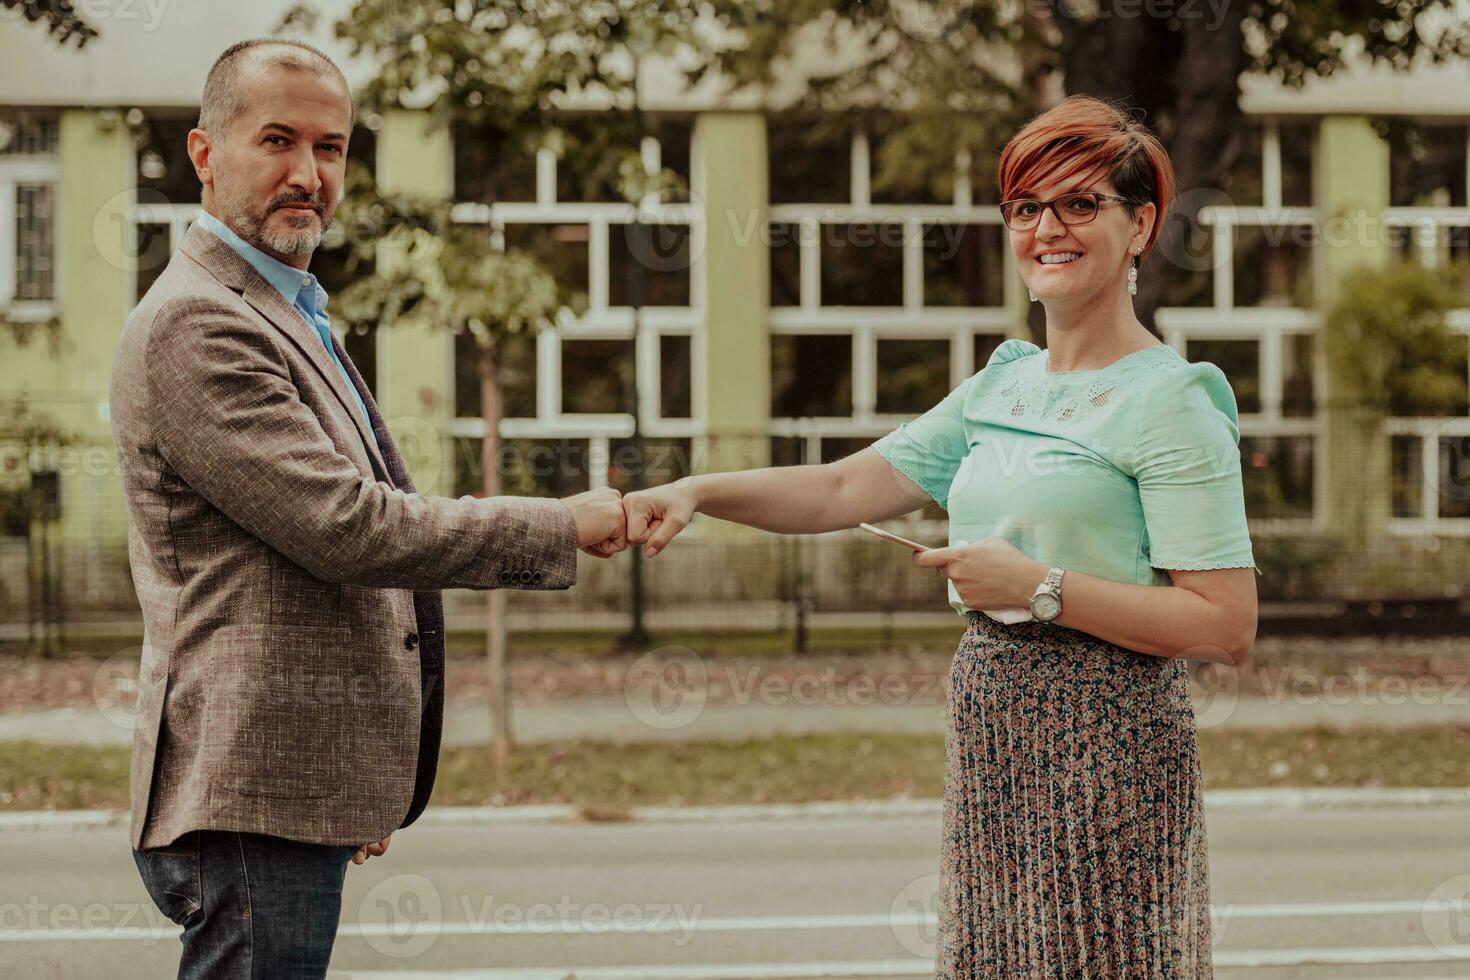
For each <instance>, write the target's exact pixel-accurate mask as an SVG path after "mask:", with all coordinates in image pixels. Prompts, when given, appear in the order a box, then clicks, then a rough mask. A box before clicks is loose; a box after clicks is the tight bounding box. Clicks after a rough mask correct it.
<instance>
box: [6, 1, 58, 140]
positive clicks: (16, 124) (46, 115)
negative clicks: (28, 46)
mask: <svg viewBox="0 0 1470 980" xmlns="http://www.w3.org/2000/svg"><path fill="white" fill-rule="evenodd" d="M6 6H7V7H8V6H9V4H7V5H6ZM60 141H61V120H60V117H59V116H58V115H57V114H56V113H54V112H46V111H41V112H15V111H9V110H7V111H5V112H3V113H0V156H42V155H49V154H53V153H55V152H56V149H57V147H58V146H59V145H60Z"/></svg>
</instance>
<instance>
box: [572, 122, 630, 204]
mask: <svg viewBox="0 0 1470 980" xmlns="http://www.w3.org/2000/svg"><path fill="white" fill-rule="evenodd" d="M560 125H561V128H562V130H563V132H564V133H565V135H566V146H565V154H564V155H563V156H562V158H561V159H559V160H557V162H556V199H557V200H558V201H618V202H625V201H627V200H628V197H627V195H626V194H625V193H624V190H623V187H622V186H621V184H622V179H621V177H620V175H619V169H620V168H621V167H622V166H623V164H624V162H625V161H628V160H630V159H639V145H640V144H641V143H642V137H641V134H640V133H639V132H638V129H637V127H636V125H635V124H634V122H633V121H632V120H631V119H623V118H620V117H618V116H614V115H612V114H607V113H602V114H599V115H598V117H597V118H596V119H592V118H564V119H563V120H562V121H561V123H560Z"/></svg>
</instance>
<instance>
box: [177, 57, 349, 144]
mask: <svg viewBox="0 0 1470 980" xmlns="http://www.w3.org/2000/svg"><path fill="white" fill-rule="evenodd" d="M269 48H277V49H279V50H276V51H270V50H261V51H256V49H269ZM251 51H256V57H258V58H259V59H260V62H261V64H263V65H265V66H266V67H271V68H285V69H287V70H289V71H304V72H309V73H310V74H312V75H315V76H316V77H318V78H321V77H323V76H326V75H328V74H332V75H336V76H337V77H338V78H340V79H341V80H342V85H343V87H345V88H347V90H348V97H347V104H348V106H349V109H348V128H349V129H350V128H351V119H352V109H351V105H352V95H351V92H352V88H351V86H350V85H348V84H347V76H346V75H343V74H342V69H340V68H338V67H337V63H336V62H335V61H333V60H332V59H331V58H329V57H327V55H326V54H325V53H324V52H322V51H321V50H319V49H317V48H314V47H312V46H311V45H310V44H306V43H304V42H302V41H293V40H290V39H289V38H279V37H261V38H255V39H253V40H249V41H241V42H240V43H238V44H232V45H230V46H229V47H228V48H226V49H225V52H224V54H222V55H220V56H219V57H218V58H216V59H215V62H214V66H213V67H211V68H210V69H209V75H208V76H207V77H206V78H205V79H204V96H203V98H201V99H200V100H199V128H200V129H202V130H204V131H205V132H207V133H211V134H213V135H216V136H222V135H224V132H225V130H226V129H228V128H229V125H230V123H231V122H233V121H234V119H235V117H236V116H238V115H239V114H240V113H241V112H243V111H244V109H245V100H244V99H243V98H242V97H241V95H240V85H239V81H240V69H241V67H242V66H243V65H244V64H245V60H246V55H247V54H248V53H249V52H251Z"/></svg>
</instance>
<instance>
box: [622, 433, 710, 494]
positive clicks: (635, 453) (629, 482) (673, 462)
mask: <svg viewBox="0 0 1470 980" xmlns="http://www.w3.org/2000/svg"><path fill="white" fill-rule="evenodd" d="M608 451H609V453H610V455H609V457H608V461H607V482H608V486H611V487H616V488H617V489H618V490H620V491H622V492H623V493H631V492H633V491H634V490H635V489H637V487H636V485H635V482H634V481H635V479H636V478H637V476H639V475H641V476H642V478H643V486H645V487H661V486H663V485H664V484H665V483H673V482H674V481H675V480H681V479H683V478H684V477H686V476H688V475H689V474H690V473H692V472H693V466H692V460H693V441H692V440H689V439H644V440H643V450H642V452H639V450H638V447H637V446H635V445H634V444H633V441H632V440H631V439H613V440H611V441H610V443H609V446H608Z"/></svg>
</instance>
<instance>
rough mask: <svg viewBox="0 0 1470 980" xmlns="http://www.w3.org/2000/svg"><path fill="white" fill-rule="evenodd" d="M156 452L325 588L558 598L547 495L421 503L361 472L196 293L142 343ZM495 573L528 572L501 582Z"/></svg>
mask: <svg viewBox="0 0 1470 980" xmlns="http://www.w3.org/2000/svg"><path fill="white" fill-rule="evenodd" d="M146 362H147V369H146V370H147V377H146V384H147V393H146V394H147V405H148V420H149V423H150V425H151V427H152V430H153V436H154V439H155V441H156V443H157V447H158V452H159V453H160V454H161V456H162V457H163V460H164V462H165V463H167V465H168V466H169V467H170V468H171V469H173V470H174V472H175V473H177V474H178V476H179V478H180V479H181V480H183V481H184V482H185V483H187V484H188V485H189V486H190V487H191V488H192V489H193V490H194V491H196V492H197V493H199V494H200V495H201V496H202V497H203V498H204V499H205V500H207V501H208V502H209V503H210V504H211V505H212V506H214V507H215V508H217V509H218V510H219V511H220V512H222V513H223V514H225V516H227V517H229V518H230V519H231V520H232V521H234V522H235V523H237V524H239V525H240V526H241V527H242V528H244V529H245V530H246V531H248V532H249V533H250V534H253V535H254V536H256V537H258V538H260V539H261V540H262V541H264V542H266V543H267V544H268V545H270V546H271V547H272V548H274V549H275V550H276V551H279V552H280V553H281V554H283V555H285V556H286V557H287V558H289V559H291V561H293V562H295V563H296V564H298V565H300V566H301V567H302V568H304V569H306V570H307V571H308V572H310V573H311V574H312V575H313V576H315V577H317V578H319V579H322V580H323V581H328V582H342V583H351V584H357V585H371V586H380V587H385V588H403V589H424V590H433V589H448V588H466V589H489V588H496V587H501V586H503V585H506V584H513V585H516V586H519V587H522V588H534V589H565V588H568V587H570V586H571V585H573V584H574V583H575V582H576V574H577V533H576V523H575V521H574V519H573V517H572V514H571V510H570V509H569V508H568V507H567V505H566V504H565V503H564V502H562V501H559V500H546V499H540V498H530V497H490V498H476V497H469V496H465V497H459V498H457V499H455V498H449V497H434V496H428V495H424V494H417V493H405V492H404V491H402V490H398V489H395V488H394V487H392V486H391V485H390V484H387V483H381V482H378V481H377V480H375V479H373V478H372V477H370V476H363V475H362V473H361V472H360V471H359V470H358V469H357V466H356V465H355V464H354V463H353V461H352V460H351V459H350V458H349V457H347V456H346V455H344V454H342V453H341V452H339V451H338V450H337V448H336V446H335V445H334V444H333V443H332V440H331V438H330V437H329V436H328V435H327V433H326V430H325V429H323V428H322V425H321V422H320V421H319V420H318V418H317V416H316V413H315V412H314V411H313V410H312V409H311V407H310V406H308V405H307V404H306V403H305V402H304V401H302V399H301V395H300V392H299V391H298V390H297V387H296V385H295V383H294V382H293V380H292V379H291V376H290V369H289V367H288V366H287V361H286V359H285V357H284V355H283V353H282V352H281V350H280V349H279V348H278V346H277V344H276V342H275V340H274V339H273V338H272V337H271V336H270V335H269V333H268V332H266V331H264V330H262V329H261V328H260V325H259V324H256V323H253V322H251V321H249V320H248V318H246V317H244V316H242V315H241V314H240V313H239V312H238V311H234V310H231V309H229V308H228V307H226V306H224V305H223V304H218V303H214V302H210V301H201V300H200V299H198V298H197V297H188V298H181V299H177V300H173V301H171V302H170V303H168V304H165V305H164V306H163V307H162V308H161V309H160V310H159V312H158V315H157V316H156V318H155V320H154V322H153V323H152V325H151V329H150V331H149V335H148V339H147V358H146ZM502 570H507V571H511V570H514V571H517V572H519V571H521V570H530V571H532V572H533V573H534V572H537V571H539V572H540V573H541V574H540V575H539V576H536V578H537V579H539V580H538V581H533V582H530V583H524V584H523V583H522V582H521V581H520V576H519V575H514V576H509V577H508V578H509V579H510V582H508V583H502V582H501V581H500V578H499V576H500V573H501V571H502Z"/></svg>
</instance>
